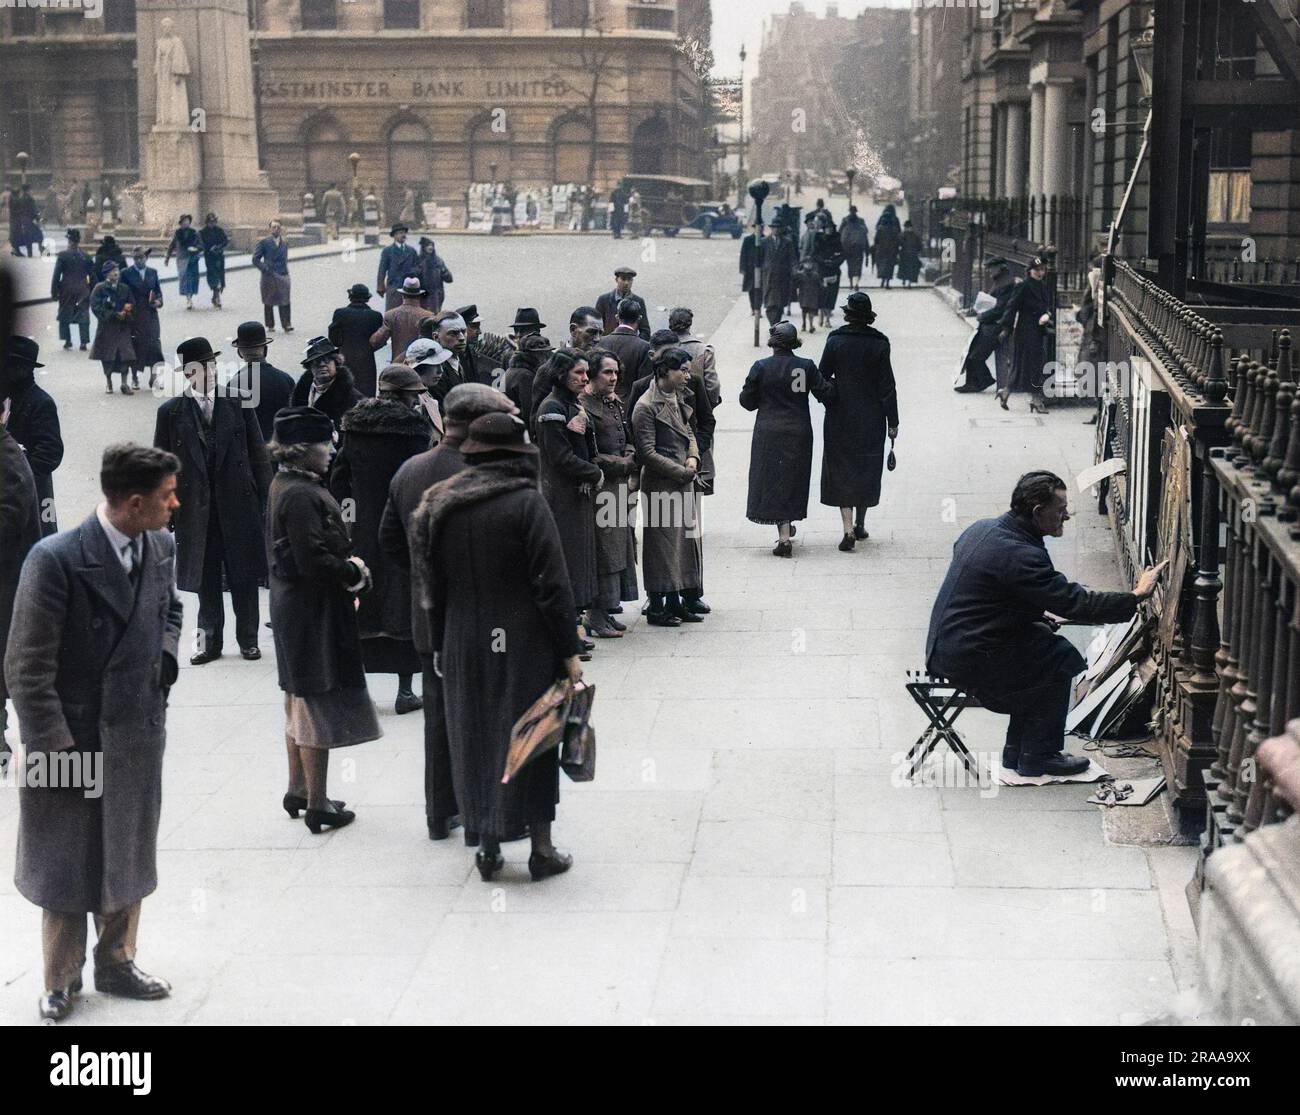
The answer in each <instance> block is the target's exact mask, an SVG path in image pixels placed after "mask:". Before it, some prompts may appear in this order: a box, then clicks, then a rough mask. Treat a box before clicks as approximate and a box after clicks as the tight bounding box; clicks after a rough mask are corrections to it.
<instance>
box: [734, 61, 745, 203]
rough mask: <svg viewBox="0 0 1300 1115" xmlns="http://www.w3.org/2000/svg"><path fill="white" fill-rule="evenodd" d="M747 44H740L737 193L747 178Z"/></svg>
mask: <svg viewBox="0 0 1300 1115" xmlns="http://www.w3.org/2000/svg"><path fill="white" fill-rule="evenodd" d="M745 57H746V56H745V44H744V43H741V45H740V137H739V142H738V143H737V148H738V150H739V165H738V166H737V169H736V193H737V194H739V193H740V188H741V187H740V184H741V183H742V182H743V181H744V180H745ZM740 204H741V208H742V209H743V208H744V205H745V199H744V198H743V197H741V198H740Z"/></svg>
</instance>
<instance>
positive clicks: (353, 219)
mask: <svg viewBox="0 0 1300 1115" xmlns="http://www.w3.org/2000/svg"><path fill="white" fill-rule="evenodd" d="M348 162H349V163H351V164H352V197H351V198H350V199H349V200H350V202H351V204H350V205H349V206H348V210H349V213H348V216H349V220H348V224H350V225H351V226H352V227H354V228H355V227H356V226H357V225H359V224H360V223H361V187H360V186H358V185H357V168H358V167H359V166H360V165H361V156H360V155H359V154H358V153H357V152H356V151H353V152H352V154H350V155H349V156H348Z"/></svg>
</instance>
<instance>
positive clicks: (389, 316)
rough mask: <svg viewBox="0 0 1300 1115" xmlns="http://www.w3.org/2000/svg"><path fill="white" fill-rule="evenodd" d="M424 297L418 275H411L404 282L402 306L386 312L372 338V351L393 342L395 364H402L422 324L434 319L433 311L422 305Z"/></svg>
mask: <svg viewBox="0 0 1300 1115" xmlns="http://www.w3.org/2000/svg"><path fill="white" fill-rule="evenodd" d="M423 297H424V287H423V286H421V285H420V279H419V276H417V275H409V276H407V278H405V279H403V280H402V288H401V299H402V304H401V305H400V306H394V307H393V308H392V309H390V310H385V311H384V324H383V325H381V326H380V327H379V328H378V329H376V330H375V332H374V333H373V334H372V335H371V337H370V347H371V348H372V349H379V348H382V347H383V346H384V345H385V344H386V343H387V342H388V341H390V340H391V341H392V342H393V363H394V364H397V363H400V362H401V359H402V357H403V356H405V355H406V346H407V345H409V344H410V343H411V342H412V341H413V340H415V338H416V337H418V336H419V335H420V322H422V321H424V320H425V319H426V318H431V317H433V311H431V310H426V309H425V308H424V307H423V306H422V305H420V299H421V298H423Z"/></svg>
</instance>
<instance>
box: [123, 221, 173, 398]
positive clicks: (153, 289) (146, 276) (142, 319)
mask: <svg viewBox="0 0 1300 1115" xmlns="http://www.w3.org/2000/svg"><path fill="white" fill-rule="evenodd" d="M131 260H132V262H131V266H130V267H128V268H127V269H126V270H125V271H123V272H122V283H123V285H125V286H126V288H127V290H129V291H130V292H131V305H132V306H133V307H134V309H133V310H132V311H131V347H132V348H134V349H135V359H134V360H133V361H132V362H131V381H132V384H133V386H135V387H137V388H138V387H139V386H140V373H141V372H142V371H144V369H145V368H148V369H149V386H150V387H152V386H153V385H154V380H155V379H156V378H157V374H158V373H157V372H156V371H155V369H156V368H157V366H158V365H159V364H162V363H163V362H164V357H163V351H162V323H161V322H160V321H159V319H158V310H159V308H160V307H161V306H162V304H163V293H162V283H161V282H159V280H158V271H157V269H156V268H153V267H150V266H149V249H148V248H146V247H144V245H139V246H137V247H136V249H135V251H134V252H133V253H132V254H131Z"/></svg>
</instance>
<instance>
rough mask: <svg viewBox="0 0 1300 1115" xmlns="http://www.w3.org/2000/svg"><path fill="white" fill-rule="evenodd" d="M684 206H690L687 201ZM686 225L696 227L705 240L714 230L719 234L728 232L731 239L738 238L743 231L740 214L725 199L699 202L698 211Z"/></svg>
mask: <svg viewBox="0 0 1300 1115" xmlns="http://www.w3.org/2000/svg"><path fill="white" fill-rule="evenodd" d="M686 208H687V209H689V208H690V203H689V202H688V203H687V206H686ZM687 227H688V228H694V229H698V230H699V231H700V232H701V233H703V234H704V239H705V240H707V239H709V237H711V236H712V235H713V234H714V233H715V232H716V233H718V234H719V235H723V234H727V233H730V234H731V238H732V239H733V240H739V239H740V234H741V232H743V231H744V228H743V225H742V224H741V220H740V214H739V213H737V212H736V211H735V210H734V209H732V208H731V206H730V205H728V204H727V203H726V202H725V201H702V202H700V204H699V206H698V212H696V214H695V216H694V218H693V219H692V220H691V222H690V224H688V225H687Z"/></svg>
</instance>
